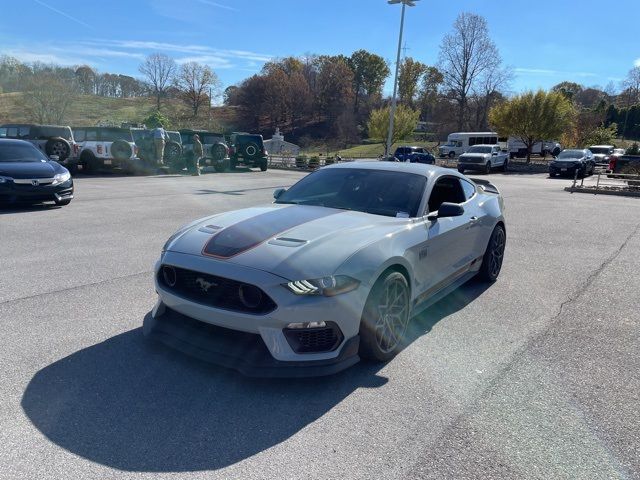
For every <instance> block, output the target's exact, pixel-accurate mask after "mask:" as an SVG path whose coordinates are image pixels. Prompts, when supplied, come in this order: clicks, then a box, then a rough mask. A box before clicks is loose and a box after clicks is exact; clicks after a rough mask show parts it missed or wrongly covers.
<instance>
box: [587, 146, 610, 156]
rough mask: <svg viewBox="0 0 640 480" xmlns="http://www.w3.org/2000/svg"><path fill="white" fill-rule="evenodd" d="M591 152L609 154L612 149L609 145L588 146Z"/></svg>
mask: <svg viewBox="0 0 640 480" xmlns="http://www.w3.org/2000/svg"><path fill="white" fill-rule="evenodd" d="M589 150H591V153H593V154H594V155H609V154H610V153H611V152H612V149H611V148H609V147H589Z"/></svg>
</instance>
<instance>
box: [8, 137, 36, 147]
mask: <svg viewBox="0 0 640 480" xmlns="http://www.w3.org/2000/svg"><path fill="white" fill-rule="evenodd" d="M0 144H5V145H6V144H9V145H29V146H30V147H33V145H32V144H31V142H27V141H26V140H18V139H17V138H0ZM33 148H35V147H33Z"/></svg>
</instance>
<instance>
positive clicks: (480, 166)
mask: <svg viewBox="0 0 640 480" xmlns="http://www.w3.org/2000/svg"><path fill="white" fill-rule="evenodd" d="M486 165H487V164H486V162H481V163H479V162H465V161H460V160H458V168H464V169H465V170H475V171H478V172H484V170H485V169H486Z"/></svg>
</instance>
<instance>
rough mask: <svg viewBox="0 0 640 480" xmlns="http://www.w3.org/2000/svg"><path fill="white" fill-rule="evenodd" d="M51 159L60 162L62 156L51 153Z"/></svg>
mask: <svg viewBox="0 0 640 480" xmlns="http://www.w3.org/2000/svg"><path fill="white" fill-rule="evenodd" d="M49 160H53V161H54V162H59V161H60V157H59V156H58V155H49Z"/></svg>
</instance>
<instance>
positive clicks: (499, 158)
mask: <svg viewBox="0 0 640 480" xmlns="http://www.w3.org/2000/svg"><path fill="white" fill-rule="evenodd" d="M508 164H509V154H508V153H507V152H503V151H502V149H501V148H500V146H499V145H474V146H473V147H471V148H469V150H467V151H466V152H465V153H463V154H462V155H460V156H459V157H458V171H459V172H460V173H464V171H465V170H475V171H479V172H484V173H491V170H493V169H494V168H499V169H500V170H502V171H503V172H506V171H507V165H508Z"/></svg>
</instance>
